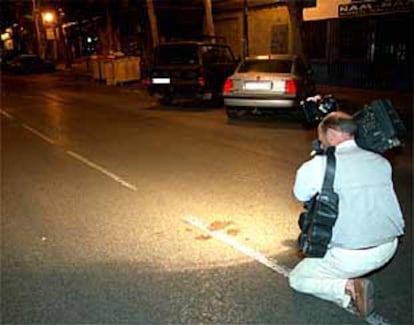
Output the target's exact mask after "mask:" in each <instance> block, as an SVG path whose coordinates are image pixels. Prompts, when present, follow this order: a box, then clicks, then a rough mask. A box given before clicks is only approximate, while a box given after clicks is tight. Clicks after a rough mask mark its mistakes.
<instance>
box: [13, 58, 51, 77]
mask: <svg viewBox="0 0 414 325" xmlns="http://www.w3.org/2000/svg"><path fill="white" fill-rule="evenodd" d="M5 70H8V71H11V72H14V73H23V74H26V73H43V72H53V71H55V70H56V66H55V64H54V63H53V62H50V61H48V60H44V59H42V58H41V57H39V56H38V55H35V54H21V55H19V56H17V57H15V58H13V59H12V60H10V61H9V62H8V63H7V67H6V68H5Z"/></svg>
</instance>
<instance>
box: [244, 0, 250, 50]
mask: <svg viewBox="0 0 414 325" xmlns="http://www.w3.org/2000/svg"><path fill="white" fill-rule="evenodd" d="M246 56H249V8H248V4H247V0H244V2H243V58H245V57H246Z"/></svg>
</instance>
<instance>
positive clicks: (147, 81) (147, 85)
mask: <svg viewBox="0 0 414 325" xmlns="http://www.w3.org/2000/svg"><path fill="white" fill-rule="evenodd" d="M142 82H143V84H144V86H146V87H149V86H151V78H145V79H144V80H143V81H142Z"/></svg>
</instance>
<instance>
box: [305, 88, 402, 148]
mask: <svg viewBox="0 0 414 325" xmlns="http://www.w3.org/2000/svg"><path fill="white" fill-rule="evenodd" d="M301 106H302V109H303V111H304V114H305V117H306V120H307V122H308V123H317V122H320V121H321V120H322V119H323V118H324V117H325V116H326V115H327V114H329V113H330V112H332V111H336V110H337V104H336V100H335V98H334V97H333V96H332V95H326V96H321V95H317V96H314V97H309V98H307V99H306V101H303V102H302V103H301ZM353 118H354V121H355V122H356V124H357V131H356V133H355V141H356V143H357V144H358V146H359V147H361V148H363V149H366V150H370V151H373V152H376V153H384V152H386V151H388V150H390V149H393V148H396V147H399V146H401V145H402V144H403V141H402V139H403V137H404V135H405V134H406V128H405V126H404V124H403V122H402V120H401V118H400V116H399V114H398V112H397V109H396V108H395V107H394V106H393V104H392V103H391V101H390V100H389V99H377V100H374V101H372V102H371V103H370V104H369V105H365V106H364V107H363V108H361V109H359V110H358V111H356V112H355V114H353ZM312 149H313V154H320V153H321V148H320V144H318V143H317V142H315V141H314V143H312Z"/></svg>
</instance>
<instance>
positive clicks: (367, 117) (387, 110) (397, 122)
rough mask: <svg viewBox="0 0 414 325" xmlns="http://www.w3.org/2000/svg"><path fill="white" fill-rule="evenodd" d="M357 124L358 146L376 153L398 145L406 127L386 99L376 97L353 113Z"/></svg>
mask: <svg viewBox="0 0 414 325" xmlns="http://www.w3.org/2000/svg"><path fill="white" fill-rule="evenodd" d="M354 120H355V122H356V123H357V125H358V130H357V133H356V135H355V141H356V143H357V144H358V146H359V147H361V148H363V149H366V150H371V151H374V152H377V153H384V152H385V151H387V150H389V149H392V148H395V147H398V146H400V145H401V144H402V141H401V138H402V137H403V136H404V135H405V133H406V128H405V126H404V124H403V122H402V121H401V119H400V117H399V115H398V113H397V110H396V109H395V107H394V106H393V105H392V103H391V101H390V100H388V99H377V100H374V101H372V102H371V104H370V105H365V107H364V108H362V109H360V110H359V111H357V112H356V113H355V114H354Z"/></svg>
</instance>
